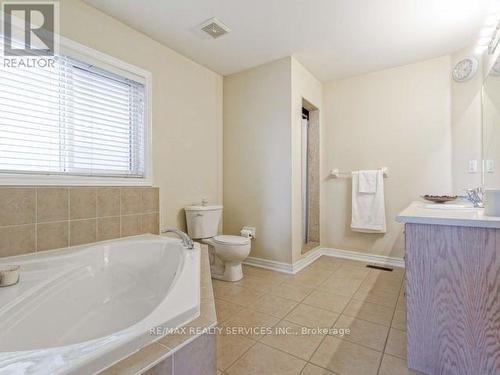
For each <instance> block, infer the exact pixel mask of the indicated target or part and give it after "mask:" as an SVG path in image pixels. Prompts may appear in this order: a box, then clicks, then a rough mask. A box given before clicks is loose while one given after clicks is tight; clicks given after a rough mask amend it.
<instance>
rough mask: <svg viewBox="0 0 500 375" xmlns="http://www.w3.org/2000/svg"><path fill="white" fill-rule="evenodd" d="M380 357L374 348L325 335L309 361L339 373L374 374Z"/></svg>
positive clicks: (346, 374) (350, 374)
mask: <svg viewBox="0 0 500 375" xmlns="http://www.w3.org/2000/svg"><path fill="white" fill-rule="evenodd" d="M381 357H382V353H379V352H377V351H375V350H372V349H368V348H365V347H363V346H360V345H356V344H353V343H351V342H348V341H346V340H340V339H337V338H335V337H332V336H327V337H325V340H324V341H323V342H322V343H321V345H320V346H319V348H318V350H316V353H314V355H313V357H312V359H311V362H312V363H314V364H316V365H318V366H321V367H325V368H327V369H329V370H332V371H333V372H335V373H338V374H341V375H376V374H377V370H378V366H379V363H380V359H381Z"/></svg>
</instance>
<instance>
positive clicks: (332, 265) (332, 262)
mask: <svg viewBox="0 0 500 375" xmlns="http://www.w3.org/2000/svg"><path fill="white" fill-rule="evenodd" d="M339 267H340V264H339V263H338V261H337V258H334V257H327V256H321V257H319V258H318V259H316V260H315V261H314V262H313V263H311V264H310V265H309V266H307V268H308V269H315V270H325V271H335V270H336V269H337V268H339Z"/></svg>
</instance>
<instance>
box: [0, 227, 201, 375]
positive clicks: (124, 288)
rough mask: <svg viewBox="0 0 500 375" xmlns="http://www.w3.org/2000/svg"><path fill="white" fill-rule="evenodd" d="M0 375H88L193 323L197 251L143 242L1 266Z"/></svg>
mask: <svg viewBox="0 0 500 375" xmlns="http://www.w3.org/2000/svg"><path fill="white" fill-rule="evenodd" d="M0 264H18V265H20V266H21V280H20V282H19V284H17V285H15V286H10V287H5V288H0V374H2V375H4V374H8V375H16V374H85V375H87V374H90V373H95V372H98V371H99V370H102V369H103V368H105V367H107V366H109V365H111V364H112V363H114V362H116V361H118V360H120V359H121V358H124V357H125V356H127V355H128V354H130V353H132V352H134V351H136V350H138V349H139V348H141V347H142V346H144V345H146V344H148V343H150V342H152V341H154V340H155V339H158V336H153V335H151V332H150V330H151V328H154V327H157V326H163V327H167V328H176V327H179V326H181V325H182V324H184V323H186V322H188V321H191V320H192V319H194V318H195V317H197V316H199V306H200V288H199V285H200V248H199V245H196V247H195V249H193V250H188V249H185V248H183V247H182V246H181V242H180V241H179V240H177V239H171V238H167V237H160V236H154V235H143V236H136V237H129V238H125V239H119V240H113V241H106V242H101V243H97V244H92V245H90V246H89V245H86V246H78V247H73V248H68V249H64V250H55V251H50V252H43V253H38V254H36V255H31V254H29V255H23V256H18V257H10V258H3V259H0Z"/></svg>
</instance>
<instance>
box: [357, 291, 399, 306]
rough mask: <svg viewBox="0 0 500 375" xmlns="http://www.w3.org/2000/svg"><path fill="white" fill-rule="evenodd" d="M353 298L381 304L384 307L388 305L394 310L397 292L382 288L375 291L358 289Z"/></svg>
mask: <svg viewBox="0 0 500 375" xmlns="http://www.w3.org/2000/svg"><path fill="white" fill-rule="evenodd" d="M352 298H353V299H355V300H358V301H364V302H370V303H375V304H377V305H382V306H386V307H390V308H391V309H393V310H394V308H395V307H396V302H397V300H398V295H397V293H396V294H394V293H390V292H386V291H382V290H376V291H368V292H366V291H362V290H358V291H357V292H356V293H355V294H354V295H353V296H352Z"/></svg>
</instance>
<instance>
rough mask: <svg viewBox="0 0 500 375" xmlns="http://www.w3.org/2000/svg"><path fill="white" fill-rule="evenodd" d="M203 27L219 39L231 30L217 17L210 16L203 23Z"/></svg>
mask: <svg viewBox="0 0 500 375" xmlns="http://www.w3.org/2000/svg"><path fill="white" fill-rule="evenodd" d="M201 29H202V30H203V31H204V32H206V33H207V34H208V35H210V36H211V37H212V38H214V39H217V38H218V37H220V36H222V35H224V34H227V33H228V32H230V31H231V30H230V29H229V27H227V26H226V25H224V24H223V23H222V22H221V21H219V20H218V19H217V18H210V19H209V20H207V21H205V22H203V23H202V24H201Z"/></svg>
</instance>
